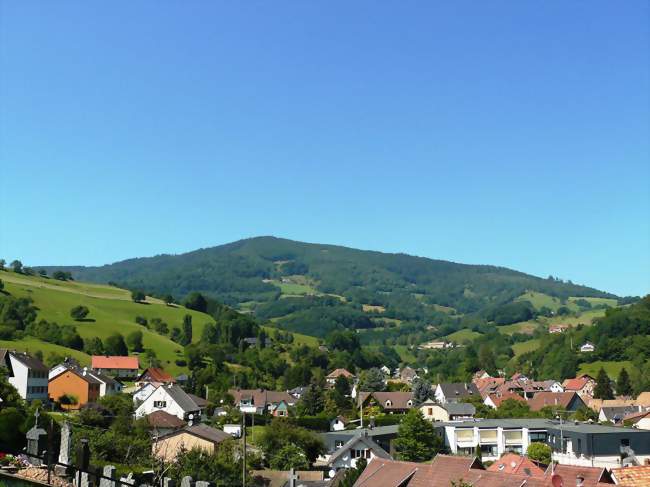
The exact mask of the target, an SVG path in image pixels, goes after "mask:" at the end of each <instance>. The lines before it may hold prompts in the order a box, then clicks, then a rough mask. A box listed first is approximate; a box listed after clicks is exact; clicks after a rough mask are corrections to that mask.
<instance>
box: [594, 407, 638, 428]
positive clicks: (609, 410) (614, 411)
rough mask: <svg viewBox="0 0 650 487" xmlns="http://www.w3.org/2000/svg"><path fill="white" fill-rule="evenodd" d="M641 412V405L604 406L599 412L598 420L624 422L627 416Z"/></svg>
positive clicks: (615, 422)
mask: <svg viewBox="0 0 650 487" xmlns="http://www.w3.org/2000/svg"><path fill="white" fill-rule="evenodd" d="M640 412H641V411H640V408H639V406H618V407H602V408H600V411H599V412H598V421H600V422H603V423H604V422H607V421H609V422H611V423H614V424H623V420H624V418H625V417H626V416H629V415H634V414H639V413H640Z"/></svg>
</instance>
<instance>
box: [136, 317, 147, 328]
mask: <svg viewBox="0 0 650 487" xmlns="http://www.w3.org/2000/svg"><path fill="white" fill-rule="evenodd" d="M135 322H136V323H137V324H138V325H142V326H147V324H148V321H147V318H145V317H144V316H136V317H135Z"/></svg>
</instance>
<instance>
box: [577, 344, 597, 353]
mask: <svg viewBox="0 0 650 487" xmlns="http://www.w3.org/2000/svg"><path fill="white" fill-rule="evenodd" d="M594 350H596V347H595V346H594V344H593V343H591V342H585V343H583V344H582V345H580V353H589V352H593V351H594Z"/></svg>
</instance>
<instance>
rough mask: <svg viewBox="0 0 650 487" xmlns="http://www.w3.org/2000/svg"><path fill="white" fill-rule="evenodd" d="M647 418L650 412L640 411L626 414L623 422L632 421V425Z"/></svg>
mask: <svg viewBox="0 0 650 487" xmlns="http://www.w3.org/2000/svg"><path fill="white" fill-rule="evenodd" d="M649 417H650V411H642V412H636V413H632V414H628V415H627V416H625V417H624V418H623V420H625V421H632V423H637V422H639V421H641V420H642V419H643V418H649Z"/></svg>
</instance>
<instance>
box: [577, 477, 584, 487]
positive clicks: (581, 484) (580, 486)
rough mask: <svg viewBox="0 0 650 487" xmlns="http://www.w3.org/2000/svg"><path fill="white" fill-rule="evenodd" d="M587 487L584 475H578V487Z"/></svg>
mask: <svg viewBox="0 0 650 487" xmlns="http://www.w3.org/2000/svg"><path fill="white" fill-rule="evenodd" d="M584 485H585V478H584V477H583V476H582V475H578V476H577V477H576V487H584Z"/></svg>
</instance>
